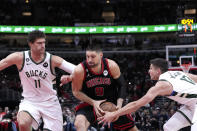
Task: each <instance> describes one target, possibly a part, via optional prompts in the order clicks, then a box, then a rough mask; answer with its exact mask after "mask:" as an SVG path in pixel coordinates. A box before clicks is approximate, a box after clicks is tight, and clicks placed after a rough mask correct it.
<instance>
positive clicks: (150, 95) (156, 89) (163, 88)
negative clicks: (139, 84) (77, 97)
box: [98, 81, 173, 125]
mask: <svg viewBox="0 0 197 131" xmlns="http://www.w3.org/2000/svg"><path fill="white" fill-rule="evenodd" d="M172 91H173V88H172V86H171V85H170V83H168V82H164V81H159V82H157V84H156V85H155V86H153V87H151V88H150V89H149V91H148V92H147V93H146V95H145V96H143V97H142V98H141V99H139V100H137V101H133V102H130V103H128V104H127V105H126V106H124V107H122V108H121V109H119V110H117V111H115V112H106V113H105V115H104V116H103V117H100V118H98V120H99V121H100V122H99V123H102V122H103V123H104V125H105V124H108V125H110V123H111V122H112V120H113V119H114V118H116V117H119V116H122V115H125V114H129V113H132V112H135V111H136V110H138V109H139V108H140V107H142V106H144V105H146V104H148V103H149V102H151V101H152V100H153V99H154V98H155V97H156V96H159V95H161V96H163V95H170V94H171V93H172Z"/></svg>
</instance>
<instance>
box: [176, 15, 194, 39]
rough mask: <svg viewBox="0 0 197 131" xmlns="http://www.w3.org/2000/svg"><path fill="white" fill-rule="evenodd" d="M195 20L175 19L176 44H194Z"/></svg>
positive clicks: (187, 18)
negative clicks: (176, 29) (176, 26)
mask: <svg viewBox="0 0 197 131" xmlns="http://www.w3.org/2000/svg"><path fill="white" fill-rule="evenodd" d="M195 22H196V19H195V18H192V17H185V18H179V19H177V25H178V33H177V36H178V42H179V43H194V42H195V41H196V40H195V35H196V30H194V26H195Z"/></svg>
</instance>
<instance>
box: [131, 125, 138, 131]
mask: <svg viewBox="0 0 197 131" xmlns="http://www.w3.org/2000/svg"><path fill="white" fill-rule="evenodd" d="M129 131H138V129H137V127H136V126H134V127H133V128H131V129H129Z"/></svg>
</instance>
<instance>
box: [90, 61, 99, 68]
mask: <svg viewBox="0 0 197 131" xmlns="http://www.w3.org/2000/svg"><path fill="white" fill-rule="evenodd" d="M88 65H89V67H90V68H94V67H97V66H98V63H97V64H95V63H92V62H89V63H88Z"/></svg>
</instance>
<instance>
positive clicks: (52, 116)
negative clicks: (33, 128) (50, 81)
mask: <svg viewBox="0 0 197 131" xmlns="http://www.w3.org/2000/svg"><path fill="white" fill-rule="evenodd" d="M37 106H39V110H40V114H41V116H42V120H43V123H44V126H43V130H44V131H62V130H63V116H62V109H61V106H60V103H59V101H58V98H56V97H55V98H53V99H51V100H48V101H45V102H42V103H39V104H37Z"/></svg>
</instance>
